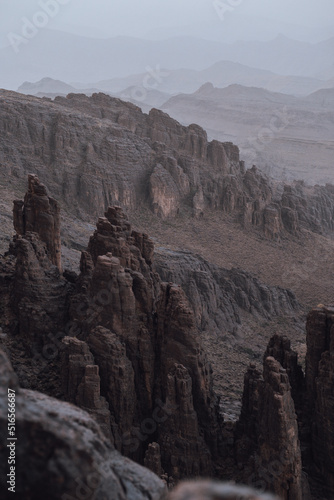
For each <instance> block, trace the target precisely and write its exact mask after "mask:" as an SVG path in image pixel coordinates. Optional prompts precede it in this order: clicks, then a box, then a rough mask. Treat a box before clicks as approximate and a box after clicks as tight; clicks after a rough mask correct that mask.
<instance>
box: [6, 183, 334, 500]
mask: <svg viewBox="0 0 334 500" xmlns="http://www.w3.org/2000/svg"><path fill="white" fill-rule="evenodd" d="M34 180H35V182H36V181H37V180H36V178H34ZM37 185H38V182H37ZM43 196H45V195H44V194H43ZM35 206H37V207H40V206H41V205H39V204H38V203H37V204H36V205H35ZM41 210H42V209H41ZM33 213H34V214H35V215H34V216H35V217H36V220H37V221H38V220H39V217H40V215H39V212H38V210H35V212H33ZM47 221H48V224H50V226H51V227H53V220H52V218H50V217H49V218H47ZM33 223H34V221H32V224H33ZM17 227H18V228H21V227H22V225H18V226H17ZM34 227H35V226H34ZM37 228H38V226H37ZM19 231H21V229H19ZM46 234H51V233H50V232H49V231H48V228H47V231H46ZM54 237H55V238H56V236H54ZM51 259H52V256H51V253H50V252H49V251H48V247H47V242H43V241H42V240H41V237H40V236H39V231H37V232H33V231H25V232H23V231H22V234H18V235H17V236H16V237H15V238H14V242H13V244H12V245H11V253H9V254H8V255H7V256H5V257H2V258H1V260H0V264H1V268H0V295H1V299H4V300H2V309H3V310H2V312H3V317H4V318H5V322H4V323H2V324H5V326H6V334H7V336H9V337H10V342H8V343H7V344H6V345H7V346H8V349H9V350H10V349H11V347H12V346H13V345H14V343H15V341H16V344H17V343H18V344H19V345H20V350H23V351H26V353H28V357H29V362H30V365H29V366H30V368H29V372H30V371H35V372H36V373H35V376H36V379H37V380H38V383H39V384H40V386H41V387H45V386H47V387H48V391H50V392H51V393H52V392H53V391H54V392H56V390H58V391H60V392H59V395H60V397H63V398H65V399H67V400H68V401H69V402H72V403H74V404H76V405H78V406H80V407H81V408H82V409H83V410H85V411H86V413H80V412H79V410H78V409H73V408H74V407H73V406H70V405H60V406H59V408H58V407H57V408H58V410H57V411H55V410H54V408H55V406H56V404H58V403H54V400H52V401H51V400H50V398H48V397H47V396H45V395H40V394H36V393H32V392H31V391H29V390H28V391H25V390H23V389H20V391H21V395H22V398H23V399H24V400H25V401H26V402H24V401H23V400H22V408H23V409H22V412H23V414H22V415H23V416H22V419H21V420H22V426H23V428H24V429H25V430H24V432H25V434H24V433H23V434H22V436H23V438H22V439H24V440H27V443H30V441H31V435H32V431H30V427H29V425H28V424H27V421H28V420H29V418H30V417H29V414H30V410H31V412H32V413H33V414H34V415H35V417H36V419H37V420H36V421H34V424H33V425H35V426H37V427H34V429H35V428H40V427H41V428H42V429H44V430H45V432H47V433H49V434H48V435H49V436H51V437H50V443H51V444H50V446H51V448H52V449H53V448H54V449H55V450H56V449H57V446H58V444H59V443H62V441H61V439H63V438H64V436H65V438H66V439H67V437H66V436H67V434H66V433H65V434H64V431H63V427H62V425H63V424H61V421H64V422H67V419H68V418H70V419H72V417H73V419H74V423H73V426H72V427H71V436H70V437H69V441H68V442H69V443H70V445H69V449H67V451H66V454H65V455H63V456H62V457H60V459H59V460H60V461H59V463H58V462H57V464H56V465H57V467H58V466H59V467H60V468H61V467H62V460H63V459H64V460H67V459H68V458H66V457H67V456H70V457H72V458H70V460H73V462H74V463H75V467H79V465H78V464H80V460H79V458H78V457H79V456H80V454H82V453H83V454H84V456H86V455H85V454H87V456H88V457H90V456H91V454H92V456H93V462H94V464H95V462H96V461H97V462H98V464H101V463H102V462H103V461H105V460H107V462H108V464H109V466H110V470H111V473H112V474H114V476H116V477H115V478H114V476H113V478H114V479H113V480H115V481H116V483H117V481H118V474H120V476H119V481H120V482H121V483H122V484H123V485H124V481H125V483H126V484H127V485H128V486H127V487H126V488H125V490H124V487H123V490H124V491H128V490H127V488H131V481H135V483H136V484H137V485H138V488H139V489H140V488H141V486H140V484H141V483H140V481H139V480H138V481H137V479H136V477H137V472H136V471H135V470H134V471H132V469H131V467H132V465H131V466H130V465H129V462H122V460H123V459H121V458H120V455H117V453H116V451H112V450H113V449H115V450H117V451H120V452H122V453H123V454H124V455H126V456H128V457H130V458H133V459H135V460H136V461H138V462H140V463H143V464H144V463H146V464H147V465H148V466H149V467H151V468H152V469H153V470H154V471H155V472H157V473H159V474H161V475H163V477H165V478H166V479H167V480H168V482H169V484H173V483H174V481H177V480H178V479H180V478H184V477H189V476H199V475H201V476H203V475H206V476H208V475H215V474H216V475H219V474H220V471H222V470H223V471H224V474H225V477H226V471H229V474H230V476H229V479H231V478H233V479H237V480H238V481H241V482H246V483H251V484H253V485H255V486H257V487H260V488H264V489H267V490H269V491H274V492H275V493H277V494H278V495H279V496H280V497H281V498H282V499H283V500H292V499H294V500H295V499H297V500H298V499H303V500H309V499H310V498H316V499H318V498H322V497H321V496H319V495H320V493H319V491H321V488H322V486H321V487H320V486H319V483H317V476H318V477H320V481H321V482H322V483H323V485H325V493H324V495H326V496H325V497H324V498H328V499H331V498H333V491H334V487H333V477H332V476H333V467H332V458H333V422H332V412H333V408H332V406H331V401H332V397H331V394H332V388H333V363H332V348H333V338H332V337H333V335H332V334H333V313H334V311H333V310H332V309H330V308H325V307H323V306H319V307H318V308H316V309H314V310H313V311H312V312H311V313H310V315H309V317H308V323H307V349H308V351H307V358H306V375H305V377H304V375H303V373H302V371H301V369H300V367H299V366H298V359H297V355H296V354H295V353H294V352H293V351H292V350H291V347H290V342H289V339H288V338H287V337H279V336H278V335H275V336H274V337H273V338H272V339H271V341H270V342H269V345H268V348H267V350H266V352H265V356H264V365H263V373H261V372H260V371H259V370H258V369H257V368H256V367H255V366H254V365H253V366H251V367H250V368H249V370H248V372H247V373H246V376H245V383H244V394H243V401H242V412H241V416H240V419H239V422H238V423H237V425H236V429H235V430H234V429H233V428H232V430H230V431H229V437H228V439H227V440H226V435H227V428H226V425H225V424H224V422H223V419H222V418H221V416H220V413H219V408H218V399H217V396H216V395H215V392H214V390H213V386H212V370H211V366H210V363H208V360H207V356H206V354H205V352H204V350H203V348H202V345H201V341H200V335H199V328H198V324H199V322H198V318H197V317H196V315H195V314H194V309H196V303H194V304H192V306H191V305H190V303H189V301H188V299H187V297H186V294H185V293H184V291H183V289H182V288H181V286H179V285H177V284H174V283H172V282H170V281H169V282H166V281H162V280H161V278H160V277H159V275H158V274H157V273H156V272H155V268H154V266H153V260H154V245H153V242H152V240H151V239H150V238H149V236H148V235H146V234H143V233H140V232H137V231H134V230H133V229H132V227H131V225H130V223H129V221H128V219H127V216H126V215H125V214H124V212H123V210H122V209H121V208H120V207H115V206H113V207H109V209H108V210H107V212H106V213H105V216H104V217H100V218H99V220H98V222H97V228H96V231H95V233H94V235H93V236H92V237H91V239H90V241H89V244H88V248H87V250H86V251H84V252H83V253H82V258H81V273H80V275H79V276H76V275H73V274H69V273H64V275H61V274H60V272H59V268H58V267H57V266H56V265H54V264H53V263H52V260H51ZM189 263H190V265H189V270H188V271H187V272H188V273H190V274H189V275H190V278H191V280H195V281H196V283H197V284H199V283H200V278H202V281H203V280H204V283H206V281H207V279H208V275H207V274H203V273H209V271H210V273H211V277H212V276H216V285H215V286H217V287H218V283H219V284H220V286H221V287H222V289H221V291H220V292H219V293H222V290H223V291H224V292H226V293H227V290H229V291H233V293H232V294H231V297H233V300H234V301H235V303H236V304H237V305H238V306H239V307H245V305H246V302H245V300H246V298H247V300H248V302H249V305H250V307H253V308H255V303H256V301H257V298H259V297H261V300H262V307H263V310H264V311H267V313H268V314H273V313H274V312H275V311H276V308H279V307H281V308H283V307H286V308H287V309H289V310H291V311H292V310H293V307H294V301H293V297H292V296H291V295H289V294H288V293H287V292H285V291H283V290H280V293H278V291H277V290H274V289H270V288H266V287H264V288H263V285H261V284H260V283H259V282H257V281H254V280H251V279H250V278H249V276H247V275H244V274H243V273H242V272H239V271H238V272H235V271H231V272H230V274H228V275H227V276H225V275H220V274H219V273H218V270H217V269H210V268H209V267H208V264H207V263H205V262H202V264H201V265H202V267H200V269H197V270H195V269H193V268H192V269H191V267H193V261H192V260H191V259H190V260H189ZM165 265H166V263H165ZM167 271H168V270H167V269H165V272H167ZM172 273H174V274H175V276H178V275H179V274H178V273H179V270H178V268H177V267H175V266H172ZM191 273H195V274H191ZM196 273H199V274H198V276H197V274H196ZM217 273H218V274H217ZM64 276H66V278H65V277H64ZM171 276H174V275H173V274H172V275H171ZM223 278H224V279H226V282H225V281H224V279H223ZM224 283H225V284H224ZM225 286H226V287H227V288H226V289H225ZM209 288H210V287H209ZM204 289H206V286H204ZM217 290H218V291H219V288H217ZM210 293H211V292H210ZM212 293H213V295H215V292H212ZM219 293H218V294H217V296H218V297H219ZM238 297H239V299H240V297H241V298H243V300H241V299H240V300H241V302H238V300H239V299H238ZM203 302H204V301H203ZM259 313H260V314H265V313H264V312H261V311H259ZM208 315H210V311H208ZM6 334H4V335H5V337H6ZM1 339H3V334H2V336H1ZM50 345H52V346H53V348H54V346H56V347H57V350H56V352H54V351H52V353H51V357H48V356H47V355H48V352H49V349H50ZM32 346H33V347H34V349H32ZM31 352H32V353H33V354H34V356H33V357H31ZM36 353H37V354H39V357H38V356H37V357H36V355H35V354H36ZM13 357H14V361H15V366H16V367H17V368H18V372H19V374H20V378H21V379H24V378H25V377H24V375H23V374H22V372H20V370H21V368H22V366H24V364H25V363H27V357H25V358H20V359H18V358H17V352H16V351H15V353H14V355H13ZM44 358H45V359H44ZM55 359H56V362H54V360H55ZM41 360H42V361H43V363H44V364H50V363H51V361H52V363H53V364H52V369H51V368H50V369H49V371H48V372H45V371H43V368H44V367H43V366H40V361H41ZM45 360H46V361H45ZM6 363H7V361H4V362H3V365H4V366H5V372H6V373H9V374H10V380H11V383H12V384H14V387H17V381H16V378H15V377H14V375H13V373H12V371H11V368H10V369H9V368H8V370H7V368H6V366H7V365H6ZM49 374H51V375H52V376H53V377H54V378H55V379H56V378H57V377H58V379H59V380H60V382H61V390H60V389H59V387H58V386H57V387H52V386H51V385H47V383H46V382H45V378H46V377H48V376H49ZM0 376H1V373H0ZM4 380H5V379H4ZM6 380H7V379H6ZM6 380H5V381H4V383H3V384H5V383H7V382H6ZM27 380H28V383H27V386H28V387H29V380H30V379H29V374H28V377H27ZM8 383H9V382H8ZM18 390H19V389H18ZM20 404H21V403H20ZM25 405H28V406H27V407H29V408H30V410H29V408H28V409H27V410H26V409H25ZM29 405H30V406H31V407H30V406H29ZM50 412H51V414H52V415H53V416H54V418H53V417H52V418H53V420H52V421H51V422H49V417H50ZM78 412H79V413H78ZM296 413H297V414H296ZM87 414H89V415H90V416H91V417H93V419H94V420H95V422H97V423H98V424H99V426H100V429H101V430H102V431H103V434H104V436H105V437H104V438H103V440H104V443H108V445H105V444H103V443H102V444H101V443H100V440H101V439H102V438H101V437H98V438H96V432H100V431H96V432H95V430H91V431H89V432H92V434H89V436H88V435H87V432H86V430H85V427H87V426H88V427H89V428H90V429H92V426H95V428H96V429H97V427H96V424H95V423H94V424H93V423H92V422H93V421H92V420H91V419H90V418H89V417H88V416H87ZM297 415H298V416H297ZM35 417H34V418H35ZM39 418H40V420H38V419H39ZM73 419H72V420H73ZM82 419H83V420H84V421H85V422H86V423H85V422H83V420H82ZM87 419H88V420H87ZM307 423H308V424H309V425H308V427H307ZM50 426H51V427H50ZM43 432H44V431H43ZM57 433H58V434H59V435H60V436H61V439H60V438H59V436H58V434H57ZM54 434H56V435H57V436H58V437H56V438H55V440H53V435H54ZM73 436H74V437H75V439H74V438H73ZM79 436H81V437H82V436H84V437H85V436H86V437H87V439H88V441H89V443H90V442H91V441H92V440H93V441H94V440H95V441H94V442H95V444H96V443H97V450H95V451H92V450H90V449H89V447H88V449H87V446H86V443H85V442H84V441H83V442H82V443H81V442H80V443H79ZM94 436H95V437H94ZM100 436H101V434H100ZM72 438H73V439H74V442H72V441H71V440H72ZM84 439H85V438H84ZM105 440H107V441H105ZM300 441H302V447H303V450H302V451H303V453H301V446H300ZM41 446H42V443H41ZM60 446H62V444H60ZM92 446H93V445H92ZM29 447H32V445H31V444H29ZM105 447H106V448H105ZM112 447H114V448H112ZM1 449H2V450H3V448H1ZM1 449H0V451H1ZM43 449H44V448H43ZM106 449H108V450H109V451H106ZM29 450H30V448H29ZM22 453H23V452H22ZM24 453H25V451H24ZM24 453H23V455H22V460H23V461H24V463H26V462H25V461H26V460H27V459H26V455H25V454H24ZM33 453H35V452H34V451H33ZM96 453H97V454H100V455H101V456H100V455H99V456H97V455H96ZM71 454H72V455H73V454H74V455H73V456H72V455H71ZM107 456H108V457H109V458H108V459H107V458H106V457H107ZM64 457H65V458H64ZM110 457H113V458H112V459H110ZM114 459H115V461H114ZM36 460H37V459H36ZM110 460H112V462H110ZM119 460H120V461H121V462H119ZM302 460H303V466H304V467H306V469H307V472H308V473H309V476H310V479H311V481H310V482H311V488H312V496H311V495H310V492H309V490H308V485H307V480H306V478H305V476H304V475H303V473H302ZM44 462H45V463H44ZM88 462H89V464H90V465H89V464H87V463H86V462H85V464H83V467H82V469H80V470H83V471H84V475H85V476H86V475H87V474H89V471H90V468H89V467H90V466H92V461H91V458H88ZM124 463H125V464H127V465H124ZM115 464H116V465H115ZM117 464H121V465H119V467H120V468H117V467H118V465H117ZM122 464H123V465H122ZM123 466H124V467H125V469H124V467H123ZM128 466H129V467H130V469H127V467H128ZM43 467H44V468H42V470H43V471H44V472H43V474H44V475H43V477H42V478H40V477H37V476H34V477H35V478H36V477H37V479H36V481H37V483H36V484H38V485H39V484H42V485H44V482H45V481H46V480H48V479H45V478H48V477H49V474H50V470H51V469H52V467H53V465H52V464H50V463H49V461H48V460H46V459H45V460H44V461H43ZM94 467H95V465H94ZM96 467H97V468H98V469H99V467H100V465H96ZM96 467H95V468H96ZM122 467H123V468H122ZM50 468H51V469H50ZM27 470H28V471H29V470H30V469H29V466H28V465H27ZM52 470H53V469H52ZM136 470H137V469H136ZM138 470H139V469H138ZM73 471H74V472H73ZM73 471H72V469H71V471H70V473H69V474H68V475H66V477H65V479H64V481H65V483H64V484H66V488H68V489H69V491H73V488H74V483H73V479H74V481H75V477H74V476H73V475H72V472H73V474H74V473H75V474H76V473H77V471H76V469H75V470H74V469H73ZM128 474H130V475H131V480H129V481H128ZM133 474H134V475H133ZM138 474H140V471H139V472H138ZM123 475H124V477H125V479H124V480H123ZM57 477H58V476H57ZM78 477H79V478H80V480H81V478H82V476H81V475H80V474H78ZM134 477H135V479H134ZM149 477H151V476H149ZM82 480H83V479H82ZM34 481H35V479H33V475H32V478H31V479H29V481H28V483H27V484H28V485H29V487H31V488H32V491H34V490H33V488H35V487H36V484H35V483H34ZM43 481H44V482H43ZM55 481H56V479H55ZM152 481H153V482H154V481H155V479H154V480H153V479H152ZM116 483H115V484H116ZM52 484H53V483H52ZM108 484H109V483H108ZM117 484H118V483H117ZM154 484H156V485H157V488H158V489H159V488H160V486H159V485H160V483H154ZM20 487H21V485H20ZM22 487H23V486H22ZM99 487H101V488H102V490H101V492H104V488H106V487H107V486H106V485H105V483H102V485H100V483H99ZM94 491H95V490H94ZM98 491H100V490H98ZM124 491H123V493H124ZM55 492H58V490H57V487H56V486H55ZM123 493H122V494H123ZM125 494H126V493H125ZM141 494H142V495H143V498H145V495H146V490H145V489H141ZM147 495H149V493H148V490H147ZM120 498H122V496H121V494H120ZM139 498H140V497H139ZM151 498H155V497H154V496H152V495H151ZM156 498H159V497H158V496H157V497H156Z"/></svg>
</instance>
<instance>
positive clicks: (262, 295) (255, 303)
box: [154, 247, 300, 334]
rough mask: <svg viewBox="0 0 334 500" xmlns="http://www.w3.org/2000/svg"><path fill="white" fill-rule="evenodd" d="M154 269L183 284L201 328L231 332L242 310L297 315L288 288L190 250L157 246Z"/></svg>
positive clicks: (268, 315)
mask: <svg viewBox="0 0 334 500" xmlns="http://www.w3.org/2000/svg"><path fill="white" fill-rule="evenodd" d="M154 269H155V270H156V271H157V272H158V273H159V275H160V277H161V278H162V279H163V280H164V281H173V282H174V283H177V284H179V285H181V286H182V288H183V290H184V291H185V293H186V294H187V298H188V300H189V302H190V304H191V306H192V309H193V311H194V314H195V317H196V321H197V324H198V326H199V328H200V329H201V330H210V331H211V332H212V333H217V334H218V333H221V332H233V331H235V328H236V326H237V325H240V324H241V323H242V320H241V313H242V311H245V312H247V313H250V314H252V315H253V316H254V317H262V318H266V319H271V318H273V317H275V316H283V315H284V316H289V315H296V314H297V313H298V310H299V307H300V306H299V304H298V302H297V300H296V297H295V296H294V294H293V293H292V292H291V291H290V290H285V289H282V288H279V287H270V286H266V285H264V284H263V283H261V282H260V281H259V280H258V279H256V278H255V277H254V276H252V275H250V274H248V273H246V272H245V271H242V270H240V269H231V270H229V269H223V268H219V267H218V266H215V265H213V264H211V263H209V262H207V261H206V260H204V259H203V258H201V257H200V256H198V255H194V254H192V253H190V252H175V251H171V250H168V249H162V248H161V247H160V248H159V249H158V250H157V252H156V253H155V257H154Z"/></svg>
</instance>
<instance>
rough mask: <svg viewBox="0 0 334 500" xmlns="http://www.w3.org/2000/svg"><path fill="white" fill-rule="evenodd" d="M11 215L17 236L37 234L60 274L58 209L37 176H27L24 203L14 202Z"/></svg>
mask: <svg viewBox="0 0 334 500" xmlns="http://www.w3.org/2000/svg"><path fill="white" fill-rule="evenodd" d="M13 214H14V228H15V230H16V232H17V234H19V235H20V236H24V235H25V234H26V233H28V232H34V233H37V234H38V235H39V237H40V238H41V240H42V241H43V242H44V243H45V244H46V248H47V253H48V257H49V259H50V261H51V262H52V264H54V265H55V266H57V267H58V269H59V271H60V272H61V242H60V207H59V204H58V202H57V201H56V200H54V199H53V198H50V197H49V196H48V194H47V191H46V187H45V186H44V185H43V184H42V183H41V182H40V180H39V179H38V177H37V175H33V174H30V175H28V191H27V193H26V195H25V197H24V201H21V200H15V201H14V209H13Z"/></svg>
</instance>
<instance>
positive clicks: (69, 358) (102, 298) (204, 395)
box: [62, 207, 219, 479]
mask: <svg viewBox="0 0 334 500" xmlns="http://www.w3.org/2000/svg"><path fill="white" fill-rule="evenodd" d="M153 250H154V249H153V243H152V241H151V240H150V239H149V238H148V236H147V235H145V234H141V233H138V232H136V231H133V230H132V228H131V226H130V224H129V222H128V221H127V218H126V216H125V215H124V213H123V211H122V210H121V209H120V208H118V207H110V208H109V209H108V211H107V212H106V213H105V217H104V218H99V220H98V223H97V230H96V231H95V233H94V235H93V236H92V237H91V239H90V242H89V245H88V251H87V252H84V253H83V256H82V261H81V275H80V276H79V278H78V280H77V283H76V291H75V292H74V293H73V296H72V298H71V311H70V316H71V320H72V322H73V323H74V328H75V330H76V332H77V337H78V339H70V338H68V337H66V338H65V339H64V340H63V343H64V350H63V353H62V366H63V368H62V371H63V373H64V380H65V385H64V388H65V394H66V397H67V398H68V400H70V401H72V402H75V403H77V404H83V406H84V407H85V408H87V407H88V405H87V399H85V398H84V399H83V395H85V394H91V392H90V391H91V389H92V387H93V385H94V384H93V381H92V377H94V381H95V382H94V383H95V384H96V385H95V393H94V396H93V397H91V398H88V400H90V401H91V406H90V409H91V410H92V411H93V412H94V413H97V412H98V413H99V415H100V417H101V408H100V406H101V404H102V403H101V395H102V396H103V398H105V400H106V402H107V403H108V405H109V410H110V422H111V429H110V432H111V434H112V439H113V442H114V443H115V447H116V448H117V449H118V450H119V451H121V452H122V453H124V454H126V455H128V456H130V457H132V458H134V459H136V460H139V461H143V460H144V455H145V452H146V450H147V448H148V445H149V444H150V443H151V442H156V443H157V444H158V445H160V450H161V464H162V468H163V470H164V471H165V472H166V473H167V474H168V475H170V476H173V478H175V479H178V478H180V477H185V476H191V475H194V474H195V475H196V474H198V473H199V472H201V473H202V474H203V473H204V474H211V473H212V467H213V464H212V459H213V457H215V456H217V455H218V442H219V426H218V420H219V417H218V407H217V399H216V396H215V394H214V392H213V389H212V375H211V367H210V365H209V363H208V362H207V359H206V357H205V355H204V352H203V350H202V348H201V345H200V342H199V338H198V330H197V327H196V324H195V320H194V316H193V313H192V310H191V308H190V307H189V304H188V301H187V299H186V297H185V294H184V292H183V291H182V289H181V288H180V287H179V286H177V285H174V284H172V283H163V282H161V280H160V278H159V276H158V275H157V274H156V273H154V272H153V269H152V257H153ZM73 349H74V351H73ZM72 351H73V353H72ZM97 367H98V369H97ZM87 370H88V373H87ZM72 373H73V376H72V375H71V374H72ZM98 378H100V391H101V392H99V389H98ZM69 380H70V383H68V381H69ZM66 381H67V384H68V386H67V388H66ZM102 401H103V400H102ZM104 408H105V407H104ZM104 423H106V420H104ZM172 435H173V436H175V437H173V438H171V436H172Z"/></svg>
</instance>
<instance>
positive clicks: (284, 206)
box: [0, 91, 334, 240]
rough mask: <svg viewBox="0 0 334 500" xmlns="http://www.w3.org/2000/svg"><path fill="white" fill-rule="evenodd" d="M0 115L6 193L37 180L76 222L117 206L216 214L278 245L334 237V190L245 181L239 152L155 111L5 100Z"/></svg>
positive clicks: (253, 173)
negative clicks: (306, 236)
mask: <svg viewBox="0 0 334 500" xmlns="http://www.w3.org/2000/svg"><path fill="white" fill-rule="evenodd" d="M0 111H1V113H0V116H1V118H0V130H1V145H0V164H1V165H2V167H3V168H4V172H5V174H6V176H7V178H8V179H9V185H10V183H12V185H13V187H15V186H16V188H17V187H18V186H19V185H21V187H22V184H21V182H22V179H23V178H24V177H25V174H27V173H29V172H30V171H32V170H33V171H34V172H36V173H37V174H38V175H39V177H40V178H41V180H42V181H43V182H45V183H47V184H48V185H49V186H50V188H51V189H52V192H53V193H54V195H55V196H56V197H57V199H59V200H60V201H61V202H62V203H63V204H64V206H65V207H66V208H67V210H69V211H70V212H71V213H72V214H73V215H76V216H81V217H83V218H85V217H87V214H89V217H90V219H89V220H92V219H91V217H92V216H94V217H96V216H98V215H99V214H100V213H103V211H104V210H105V209H106V208H107V207H108V205H111V204H113V203H118V204H120V205H121V206H123V207H124V208H126V209H127V210H128V211H130V212H131V211H136V210H138V209H139V208H140V207H141V206H149V207H150V208H151V209H152V210H153V212H154V213H155V214H157V216H159V217H162V218H166V217H173V216H175V215H177V214H178V213H180V211H184V210H186V209H187V208H188V209H191V211H192V213H193V215H195V216H200V215H201V214H203V213H205V212H206V211H207V210H208V209H214V210H218V211H220V212H221V213H222V214H230V215H231V216H232V217H233V219H234V220H236V221H238V222H240V223H241V224H243V225H244V226H245V227H253V226H255V227H258V228H259V229H261V230H262V231H263V233H264V234H265V235H266V237H268V238H272V239H275V240H279V239H280V238H281V237H282V236H284V235H285V234H294V235H298V232H299V231H300V229H301V228H303V227H304V228H307V229H309V230H311V231H320V232H327V231H332V229H333V206H334V194H333V189H332V188H331V186H326V187H319V186H318V187H315V188H312V189H306V188H305V187H304V186H303V185H297V186H291V187H288V188H286V189H285V190H284V192H282V189H278V190H277V189H276V188H274V186H272V185H271V183H270V181H269V180H268V179H267V178H266V177H264V176H263V175H262V174H261V173H260V172H259V171H258V170H257V169H256V168H255V167H253V168H252V169H250V170H247V171H245V168H244V164H243V162H242V161H240V157H239V150H238V148H237V147H236V146H234V145H233V144H232V143H220V142H218V141H211V142H208V140H207V134H206V132H205V131H204V130H203V129H202V128H201V127H199V126H197V125H190V126H189V127H183V126H181V125H180V124H179V123H178V122H176V121H175V120H173V119H172V118H170V117H169V116H168V115H166V114H165V113H163V112H161V111H158V110H156V109H152V110H151V111H150V113H149V114H148V115H146V114H143V113H142V112H141V110H140V109H139V108H138V107H136V106H134V105H133V104H130V103H124V102H122V101H120V100H118V99H114V98H111V97H108V96H106V95H104V94H93V96H92V97H86V96H84V95H78V94H70V95H69V96H68V97H67V98H62V97H58V98H56V99H55V101H54V102H50V101H49V100H47V99H38V98H33V97H29V96H22V95H20V94H15V93H13V92H7V91H1V93H0ZM15 179H20V180H15Z"/></svg>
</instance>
